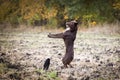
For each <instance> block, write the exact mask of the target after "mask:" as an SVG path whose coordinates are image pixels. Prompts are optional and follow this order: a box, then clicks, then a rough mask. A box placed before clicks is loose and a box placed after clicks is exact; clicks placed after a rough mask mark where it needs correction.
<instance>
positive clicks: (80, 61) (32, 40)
mask: <svg viewBox="0 0 120 80" xmlns="http://www.w3.org/2000/svg"><path fill="white" fill-rule="evenodd" d="M49 32H55V33H56V32H57V31H43V32H41V31H37V32H30V31H28V32H27V31H20V32H19V31H18V32H17V31H15V32H11V31H9V32H5V31H3V32H0V55H1V56H0V80H120V35H119V34H102V33H93V32H81V31H78V33H77V38H76V40H75V45H74V60H73V61H72V63H71V64H72V65H73V68H67V69H61V66H62V65H63V64H62V61H61V59H62V58H63V56H64V54H65V46H64V42H63V40H62V39H51V38H48V37H47V35H48V33H49ZM46 58H51V64H50V68H49V70H48V71H47V72H45V71H43V70H42V68H43V63H44V61H45V59H46Z"/></svg>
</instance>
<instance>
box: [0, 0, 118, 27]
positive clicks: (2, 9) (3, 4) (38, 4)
mask: <svg viewBox="0 0 120 80" xmlns="http://www.w3.org/2000/svg"><path fill="white" fill-rule="evenodd" d="M72 19H75V20H78V21H79V22H82V24H84V25H88V24H89V23H91V22H95V23H97V24H98V23H104V22H108V23H112V22H115V21H120V0H0V23H1V24H4V23H10V24H16V25H19V24H26V25H35V26H37V25H38V26H43V25H46V26H47V25H49V26H58V27H61V26H63V25H64V22H65V21H68V20H72Z"/></svg>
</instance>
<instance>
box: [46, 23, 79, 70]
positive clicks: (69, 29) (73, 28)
mask: <svg viewBox="0 0 120 80" xmlns="http://www.w3.org/2000/svg"><path fill="white" fill-rule="evenodd" d="M77 24H78V23H77V22H76V21H70V22H66V30H65V32H63V33H59V34H49V35H48V37H49V38H62V39H63V40H64V42H65V46H66V53H65V56H64V57H63V59H62V62H63V64H64V67H66V68H67V65H70V63H71V61H72V60H73V57H74V50H73V48H74V40H75V39H76V33H77V29H78V28H77ZM70 67H72V66H71V65H70Z"/></svg>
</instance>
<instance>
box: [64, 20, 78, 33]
mask: <svg viewBox="0 0 120 80" xmlns="http://www.w3.org/2000/svg"><path fill="white" fill-rule="evenodd" d="M77 24H78V23H77V21H75V20H74V21H70V22H66V30H70V31H71V32H74V31H77Z"/></svg>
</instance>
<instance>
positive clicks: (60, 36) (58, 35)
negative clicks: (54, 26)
mask: <svg viewBox="0 0 120 80" xmlns="http://www.w3.org/2000/svg"><path fill="white" fill-rule="evenodd" d="M48 37H49V38H63V33H58V34H51V33H49V34H48Z"/></svg>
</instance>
